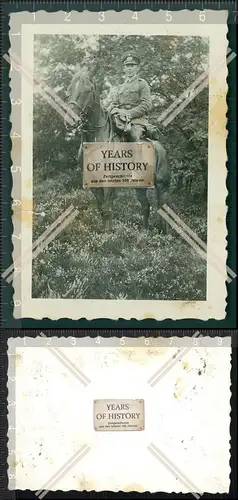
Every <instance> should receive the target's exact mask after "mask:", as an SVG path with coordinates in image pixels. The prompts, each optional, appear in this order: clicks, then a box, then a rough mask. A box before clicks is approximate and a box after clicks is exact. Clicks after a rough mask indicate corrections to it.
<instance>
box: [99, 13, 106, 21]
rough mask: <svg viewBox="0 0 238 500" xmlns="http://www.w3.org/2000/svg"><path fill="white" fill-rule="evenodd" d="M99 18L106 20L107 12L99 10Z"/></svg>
mask: <svg viewBox="0 0 238 500" xmlns="http://www.w3.org/2000/svg"><path fill="white" fill-rule="evenodd" d="M98 20H99V21H105V13H104V12H99V14H98Z"/></svg>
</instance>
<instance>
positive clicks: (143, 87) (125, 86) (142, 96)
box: [110, 75, 152, 125]
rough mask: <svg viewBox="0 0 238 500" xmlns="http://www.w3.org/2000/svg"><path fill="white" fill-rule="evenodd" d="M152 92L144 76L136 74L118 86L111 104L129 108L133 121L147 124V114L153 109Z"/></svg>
mask: <svg viewBox="0 0 238 500" xmlns="http://www.w3.org/2000/svg"><path fill="white" fill-rule="evenodd" d="M151 105H152V102H151V94H150V87H149V85H148V83H147V82H146V81H145V80H143V78H138V76H137V75H135V76H134V77H132V78H130V79H129V78H126V80H125V81H124V83H122V84H121V85H119V86H118V88H117V90H116V94H115V97H114V98H113V104H112V106H110V108H112V107H116V108H122V109H126V110H129V114H130V116H131V118H132V123H138V124H141V125H146V124H147V123H148V121H147V119H146V115H147V113H148V111H150V109H151Z"/></svg>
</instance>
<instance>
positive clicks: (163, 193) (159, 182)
mask: <svg viewBox="0 0 238 500" xmlns="http://www.w3.org/2000/svg"><path fill="white" fill-rule="evenodd" d="M154 146H155V162H156V163H155V191H156V198H157V208H158V210H159V209H160V208H162V207H163V205H165V204H166V205H170V168H169V165H168V162H167V157H166V151H165V149H164V147H163V146H162V144H160V142H159V141H154ZM160 228H161V230H162V231H163V233H165V234H167V233H168V230H169V224H168V223H167V222H166V220H165V219H164V218H163V216H162V215H160Z"/></svg>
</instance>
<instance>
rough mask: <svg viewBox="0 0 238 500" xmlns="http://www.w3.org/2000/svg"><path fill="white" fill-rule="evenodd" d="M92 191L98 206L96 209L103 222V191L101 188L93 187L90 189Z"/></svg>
mask: <svg viewBox="0 0 238 500" xmlns="http://www.w3.org/2000/svg"><path fill="white" fill-rule="evenodd" d="M92 193H93V194H94V196H95V198H96V202H97V206H98V210H99V212H100V215H101V217H102V220H103V222H104V220H105V216H104V192H103V188H95V189H92Z"/></svg>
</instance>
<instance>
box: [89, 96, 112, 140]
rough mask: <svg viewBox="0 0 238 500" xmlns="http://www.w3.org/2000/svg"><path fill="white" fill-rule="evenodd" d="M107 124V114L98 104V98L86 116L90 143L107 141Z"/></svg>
mask: <svg viewBox="0 0 238 500" xmlns="http://www.w3.org/2000/svg"><path fill="white" fill-rule="evenodd" d="M108 134H109V122H108V121H107V113H106V111H105V109H104V108H103V106H102V104H101V103H100V100H99V97H98V99H97V102H96V103H95V105H94V106H93V108H92V109H91V110H90V113H89V116H88V133H87V135H88V136H89V137H90V140H91V141H98V142H100V141H105V140H107V139H108Z"/></svg>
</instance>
